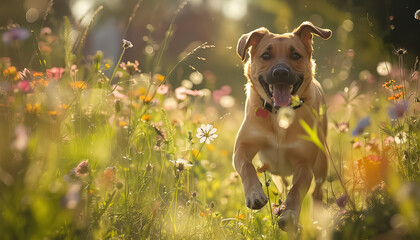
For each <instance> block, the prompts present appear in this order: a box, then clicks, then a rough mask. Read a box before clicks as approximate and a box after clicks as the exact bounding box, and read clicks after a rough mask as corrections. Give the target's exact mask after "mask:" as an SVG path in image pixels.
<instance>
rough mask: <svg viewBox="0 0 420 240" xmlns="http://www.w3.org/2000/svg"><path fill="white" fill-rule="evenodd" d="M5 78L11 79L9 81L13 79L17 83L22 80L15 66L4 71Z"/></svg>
mask: <svg viewBox="0 0 420 240" xmlns="http://www.w3.org/2000/svg"><path fill="white" fill-rule="evenodd" d="M3 76H4V77H6V78H9V79H12V80H14V81H17V80H19V78H20V77H19V74H18V72H17V69H16V67H14V66H10V67H8V68H6V69H4V71H3Z"/></svg>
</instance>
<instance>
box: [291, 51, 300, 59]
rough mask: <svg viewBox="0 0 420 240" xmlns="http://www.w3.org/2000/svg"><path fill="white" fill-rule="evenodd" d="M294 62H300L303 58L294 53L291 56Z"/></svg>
mask: <svg viewBox="0 0 420 240" xmlns="http://www.w3.org/2000/svg"><path fill="white" fill-rule="evenodd" d="M291 57H292V59H293V60H299V59H300V58H301V57H302V56H301V55H300V54H299V53H296V52H295V53H292V55H291Z"/></svg>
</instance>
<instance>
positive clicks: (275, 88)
mask: <svg viewBox="0 0 420 240" xmlns="http://www.w3.org/2000/svg"><path fill="white" fill-rule="evenodd" d="M268 89H269V91H270V93H271V99H272V100H273V102H274V104H275V105H276V106H279V107H285V106H288V105H289V104H290V100H291V99H292V92H293V85H287V84H272V85H271V84H270V85H268Z"/></svg>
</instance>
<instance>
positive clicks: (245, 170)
mask: <svg viewBox="0 0 420 240" xmlns="http://www.w3.org/2000/svg"><path fill="white" fill-rule="evenodd" d="M257 152H258V149H256V148H255V147H252V146H251V145H248V144H241V143H239V144H238V143H237V144H236V146H235V153H234V155H233V164H234V167H235V169H236V171H237V172H238V173H239V176H241V179H242V184H243V185H244V191H245V202H246V206H247V207H248V208H250V209H260V208H262V207H263V206H264V205H265V204H266V203H267V201H268V199H267V197H266V196H265V194H264V191H263V190H262V185H261V182H260V180H259V179H258V177H257V172H256V171H255V168H254V165H252V159H253V158H254V156H255V155H256V154H257Z"/></svg>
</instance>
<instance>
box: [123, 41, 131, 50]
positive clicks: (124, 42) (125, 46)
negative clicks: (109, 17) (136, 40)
mask: <svg viewBox="0 0 420 240" xmlns="http://www.w3.org/2000/svg"><path fill="white" fill-rule="evenodd" d="M122 42H123V48H124V49H128V48H132V47H133V44H132V43H131V42H130V41H127V40H125V39H123V40H122Z"/></svg>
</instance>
